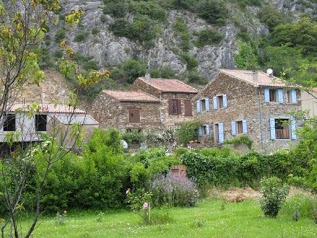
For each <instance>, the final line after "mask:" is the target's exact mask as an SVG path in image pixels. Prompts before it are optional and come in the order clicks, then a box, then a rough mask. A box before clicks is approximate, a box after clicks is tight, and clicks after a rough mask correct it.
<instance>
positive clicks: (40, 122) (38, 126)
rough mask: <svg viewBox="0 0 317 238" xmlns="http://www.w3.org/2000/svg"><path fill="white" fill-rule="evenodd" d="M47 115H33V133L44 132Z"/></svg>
mask: <svg viewBox="0 0 317 238" xmlns="http://www.w3.org/2000/svg"><path fill="white" fill-rule="evenodd" d="M46 125H47V115H35V131H46Z"/></svg>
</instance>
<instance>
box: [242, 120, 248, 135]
mask: <svg viewBox="0 0 317 238" xmlns="http://www.w3.org/2000/svg"><path fill="white" fill-rule="evenodd" d="M242 133H243V134H247V133H248V126H247V121H246V120H242Z"/></svg>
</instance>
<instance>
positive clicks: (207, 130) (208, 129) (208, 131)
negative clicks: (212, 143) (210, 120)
mask: <svg viewBox="0 0 317 238" xmlns="http://www.w3.org/2000/svg"><path fill="white" fill-rule="evenodd" d="M206 135H207V136H209V135H210V126H209V125H208V124H207V125H206Z"/></svg>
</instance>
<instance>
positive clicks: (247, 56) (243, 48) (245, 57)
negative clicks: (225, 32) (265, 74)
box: [234, 41, 259, 70]
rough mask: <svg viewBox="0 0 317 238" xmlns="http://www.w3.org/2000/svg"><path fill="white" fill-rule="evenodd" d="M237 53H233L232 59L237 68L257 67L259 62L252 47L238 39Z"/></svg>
mask: <svg viewBox="0 0 317 238" xmlns="http://www.w3.org/2000/svg"><path fill="white" fill-rule="evenodd" d="M238 50H239V54H237V55H235V57H234V60H235V62H236V65H237V67H238V68H239V69H252V70H254V69H258V68H259V62H258V57H257V55H256V54H255V53H254V52H253V50H252V47H251V46H250V45H249V44H247V43H246V42H242V41H238Z"/></svg>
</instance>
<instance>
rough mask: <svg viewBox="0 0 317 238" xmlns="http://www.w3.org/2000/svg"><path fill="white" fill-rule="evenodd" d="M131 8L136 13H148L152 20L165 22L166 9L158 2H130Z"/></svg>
mask: <svg viewBox="0 0 317 238" xmlns="http://www.w3.org/2000/svg"><path fill="white" fill-rule="evenodd" d="M129 10H130V11H131V12H132V13H134V14H135V15H146V16H148V17H149V18H150V19H152V20H157V21H161V22H165V21H166V20H167V14H166V11H165V10H164V9H163V8H162V7H161V6H160V5H159V4H158V3H157V2H152V1H135V2H131V3H130V4H129Z"/></svg>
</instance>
